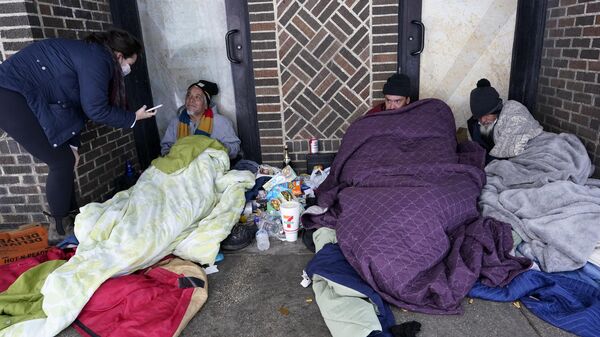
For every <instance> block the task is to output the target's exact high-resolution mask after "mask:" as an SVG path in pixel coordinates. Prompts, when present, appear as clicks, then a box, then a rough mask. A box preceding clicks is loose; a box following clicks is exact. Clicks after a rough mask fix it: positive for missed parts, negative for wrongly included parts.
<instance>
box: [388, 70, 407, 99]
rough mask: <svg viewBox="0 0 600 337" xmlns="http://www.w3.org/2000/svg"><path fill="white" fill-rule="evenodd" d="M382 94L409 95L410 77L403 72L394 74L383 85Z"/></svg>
mask: <svg viewBox="0 0 600 337" xmlns="http://www.w3.org/2000/svg"><path fill="white" fill-rule="evenodd" d="M383 94H384V95H394V96H404V97H409V96H410V78H408V76H406V75H404V74H394V75H392V76H390V78H388V79H387V82H385V84H384V85H383Z"/></svg>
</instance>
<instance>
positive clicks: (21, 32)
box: [0, 0, 137, 226]
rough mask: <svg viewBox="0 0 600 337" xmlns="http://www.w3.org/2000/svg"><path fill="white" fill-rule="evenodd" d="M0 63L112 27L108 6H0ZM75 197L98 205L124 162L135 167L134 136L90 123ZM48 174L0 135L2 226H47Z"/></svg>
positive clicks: (58, 0)
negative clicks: (32, 47) (56, 40)
mask: <svg viewBox="0 0 600 337" xmlns="http://www.w3.org/2000/svg"><path fill="white" fill-rule="evenodd" d="M0 13H3V14H7V13H9V14H12V15H8V16H1V17H0V56H1V59H0V60H5V59H6V58H8V57H10V56H11V55H13V54H15V53H16V52H17V51H19V50H20V49H21V48H23V47H25V46H26V45H28V44H29V43H31V42H32V41H35V40H38V39H43V38H53V37H63V38H83V37H85V35H86V34H87V33H88V32H89V31H97V30H104V29H107V28H109V27H110V24H111V18H110V8H109V3H108V0H97V1H96V0H37V1H31V0H7V1H3V2H2V3H0ZM79 152H80V154H81V158H80V164H79V167H78V169H77V175H76V181H75V183H76V193H77V198H78V200H79V202H80V204H81V205H84V204H86V203H89V202H91V201H100V200H102V199H103V197H104V195H106V194H107V193H108V192H110V190H111V189H112V188H113V186H114V179H115V178H116V177H118V176H120V175H121V174H123V172H124V166H125V160H127V159H131V160H133V161H134V162H137V153H136V150H135V143H134V139H133V133H132V132H131V131H130V130H120V129H113V128H110V127H106V126H99V125H95V124H93V123H91V122H89V123H88V124H87V125H86V128H85V129H84V131H83V133H82V146H81V148H80V149H79ZM47 172H48V168H47V166H46V165H45V164H42V163H39V162H37V161H36V160H35V159H34V158H33V157H32V156H31V155H29V154H28V153H27V152H26V151H25V150H24V149H23V148H21V147H20V146H19V145H18V144H17V143H16V142H15V141H14V140H13V139H12V138H10V137H8V136H7V135H6V134H5V133H4V132H3V131H2V130H0V226H2V224H4V225H6V224H20V223H27V222H42V223H47V222H48V219H46V217H45V216H44V215H42V214H41V211H42V210H43V209H47V206H46V200H45V194H44V193H45V191H44V185H45V184H44V183H45V181H46V175H47Z"/></svg>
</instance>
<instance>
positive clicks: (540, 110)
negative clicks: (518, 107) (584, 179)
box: [535, 0, 600, 177]
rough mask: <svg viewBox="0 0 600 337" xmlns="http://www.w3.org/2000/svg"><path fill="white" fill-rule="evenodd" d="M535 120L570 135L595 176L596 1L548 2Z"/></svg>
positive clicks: (599, 81)
mask: <svg viewBox="0 0 600 337" xmlns="http://www.w3.org/2000/svg"><path fill="white" fill-rule="evenodd" d="M535 115H536V118H537V119H538V120H540V122H541V123H542V125H543V126H544V128H545V129H546V130H548V131H553V132H569V133H573V134H576V135H577V136H578V137H579V138H580V139H581V140H582V141H583V143H584V144H585V146H586V148H587V150H588V153H589V155H590V157H591V158H592V160H593V161H594V164H595V165H596V173H595V176H596V177H600V132H599V131H600V1H582V0H579V1H577V0H550V1H549V3H548V12H547V21H546V31H545V37H544V50H543V58H542V67H541V72H540V79H539V84H538V98H537V108H536V111H535Z"/></svg>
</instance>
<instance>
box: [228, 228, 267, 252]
mask: <svg viewBox="0 0 600 337" xmlns="http://www.w3.org/2000/svg"><path fill="white" fill-rule="evenodd" d="M257 231H258V227H257V226H256V225H255V224H245V223H237V224H236V225H235V226H233V229H232V230H231V233H230V234H229V236H228V237H226V238H225V240H223V242H221V249H223V250H240V249H242V248H245V247H246V246H248V245H249V244H251V243H252V239H254V235H256V232H257Z"/></svg>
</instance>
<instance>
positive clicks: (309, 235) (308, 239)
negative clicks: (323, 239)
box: [302, 228, 317, 253]
mask: <svg viewBox="0 0 600 337" xmlns="http://www.w3.org/2000/svg"><path fill="white" fill-rule="evenodd" d="M316 231H317V230H316V229H315V228H305V229H303V230H302V242H303V243H304V245H305V246H306V248H308V250H310V251H311V252H313V253H314V252H315V251H316V250H317V248H316V247H315V241H314V240H313V234H314V233H315V232H316Z"/></svg>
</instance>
